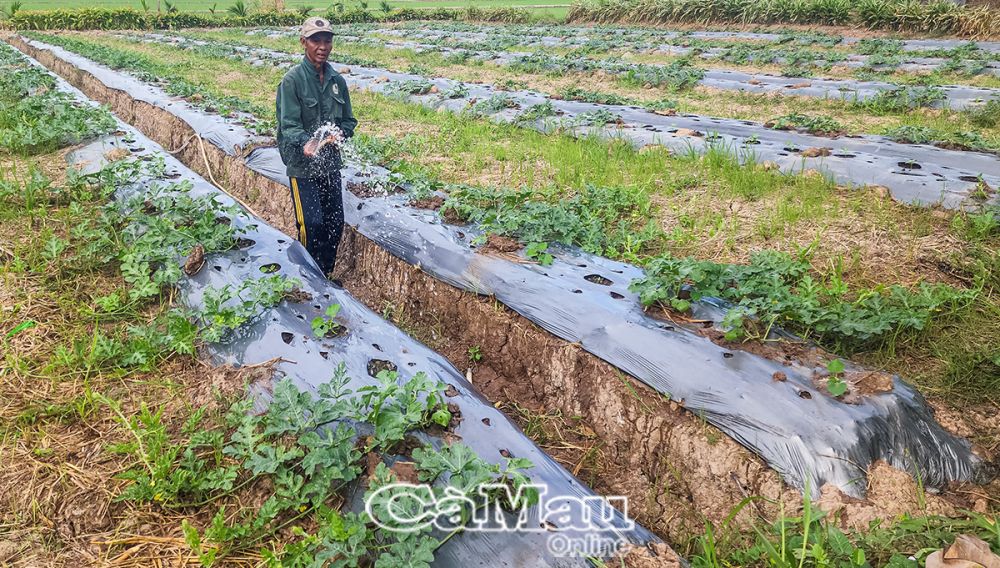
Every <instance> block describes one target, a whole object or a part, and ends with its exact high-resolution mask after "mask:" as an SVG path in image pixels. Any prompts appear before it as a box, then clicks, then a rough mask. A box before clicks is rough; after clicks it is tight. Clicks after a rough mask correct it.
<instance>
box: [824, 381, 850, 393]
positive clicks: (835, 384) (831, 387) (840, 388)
mask: <svg viewBox="0 0 1000 568" xmlns="http://www.w3.org/2000/svg"><path fill="white" fill-rule="evenodd" d="M826 390H828V391H830V394H832V395H833V396H843V395H844V394H845V393H846V392H847V383H845V382H844V381H843V380H842V379H841V378H839V377H830V378H829V379H828V380H827V383H826Z"/></svg>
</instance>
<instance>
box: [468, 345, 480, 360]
mask: <svg viewBox="0 0 1000 568" xmlns="http://www.w3.org/2000/svg"><path fill="white" fill-rule="evenodd" d="M468 353H469V362H470V363H478V362H480V361H482V360H483V350H482V348H481V347H479V346H478V345H473V346H472V347H469V350H468Z"/></svg>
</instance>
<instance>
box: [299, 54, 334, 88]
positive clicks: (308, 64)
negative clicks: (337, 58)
mask: <svg viewBox="0 0 1000 568" xmlns="http://www.w3.org/2000/svg"><path fill="white" fill-rule="evenodd" d="M302 66H303V67H305V68H306V69H307V70H308V71H309V73H310V74H311V75H312V76H313V77H315V78H316V79H319V71H317V70H316V67H315V66H314V65H313V63H312V61H309V58H308V57H306V56H305V55H303V56H302ZM332 79H333V66H332V65H330V62H329V61H327V62H326V63H324V64H323V86H324V87H325V86H326V84H327V83H329V82H330V81H331V80H332Z"/></svg>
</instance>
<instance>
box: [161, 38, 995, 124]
mask: <svg viewBox="0 0 1000 568" xmlns="http://www.w3.org/2000/svg"><path fill="white" fill-rule="evenodd" d="M372 31H376V32H378V33H380V34H385V35H392V36H400V37H401V38H404V39H401V40H399V41H386V40H385V39H383V38H379V37H369V36H367V35H365V34H364V33H363V32H361V33H360V34H359V35H347V34H343V33H338V35H337V36H336V41H337V42H338V43H339V42H345V43H357V44H359V45H368V46H373V47H374V46H377V47H379V48H382V49H385V48H388V49H410V50H413V51H415V52H417V53H421V52H427V51H431V52H438V53H441V54H442V55H445V56H447V55H450V54H456V55H462V56H465V57H471V58H473V59H476V60H479V61H484V62H489V63H494V64H497V65H509V64H511V63H512V62H515V61H518V60H520V59H521V58H523V57H530V56H532V55H534V53H533V52H517V51H510V50H501V49H497V50H492V51H487V50H479V49H470V48H464V47H449V46H446V45H438V44H436V43H420V42H418V41H413V39H412V38H414V37H415V38H417V39H419V38H424V39H425V40H427V41H429V42H434V41H436V40H438V39H441V38H443V37H447V38H448V39H454V38H455V37H456V36H457V37H459V38H463V39H465V43H467V44H471V43H474V42H475V41H476V39H486V38H484V37H482V36H483V35H484V34H473V33H465V34H464V35H463V33H462V32H457V31H453V32H449V33H447V34H440V33H439V32H435V31H433V30H423V31H417V30H409V29H403V30H398V29H379V28H376V29H374V30H372ZM146 35H147V37H151V38H163V39H169V40H176V39H177V36H171V35H167V34H158V33H150V34H146ZM297 35H298V32H297V31H287V30H281V31H272V32H270V33H268V34H267V36H268V37H272V38H273V37H281V36H297ZM531 37H532V36H528V37H527V38H524V42H523V43H522V44H519V45H523V46H526V47H527V46H544V47H562V48H566V47H571V46H572V45H579V43H569V42H566V41H565V40H564V38H556V37H538V36H535V38H534V39H531ZM635 49H636V50H638V49H639V48H638V47H637V46H636V47H635ZM658 51H664V52H667V53H668V54H671V55H688V54H692V53H693V51H692V49H691V48H686V47H677V46H673V45H666V46H661V47H660V48H658ZM720 51H721V50H720V49H715V50H714V51H713V50H707V51H705V52H704V53H702V52H698V53H700V54H701V56H702V57H705V58H706V59H708V58H718V57H719V52H720ZM710 56H713V57H710ZM857 57H859V58H864V57H866V56H857ZM923 59H926V58H921V60H923ZM584 61H586V62H587V63H588V64H590V65H594V66H595V67H596V68H598V69H605V70H608V71H610V72H611V73H613V74H617V73H618V72H621V71H624V70H627V69H629V68H632V67H635V65H631V64H629V63H627V62H623V61H618V60H615V61H601V60H599V59H592V60H591V59H584ZM774 63H784V62H783V61H775V62H774ZM942 63H943V61H942ZM839 64H842V65H845V66H847V67H861V66H863V65H864V59H859V60H854V59H852V60H850V61H844V62H840V63H839ZM648 66H649V67H652V68H656V67H666V65H657V64H648ZM908 66H910V67H912V66H917V67H918V70H921V71H929V69H925V67H937V65H930V64H927V63H924V64H916V63H902V64H900V68H907V67H908ZM698 84H700V85H703V86H706V87H713V88H716V89H724V90H734V91H746V92H750V93H780V94H786V95H796V96H805V97H817V98H822V99H832V100H844V101H848V102H851V101H865V100H870V99H873V98H875V97H877V96H879V95H880V94H882V93H884V92H886V91H893V90H895V89H898V88H899V87H900V86H899V85H898V84H895V83H888V82H885V81H860V80H853V79H821V78H816V77H810V78H803V77H786V76H782V75H771V74H768V73H745V72H742V71H733V70H729V69H706V70H705V75H704V77H703V78H702V79H701V80H699V81H698ZM940 89H941V94H942V95H943V97H944V98H943V100H941V101H937V102H935V103H934V105H933V106H935V107H945V108H950V109H953V110H961V109H965V108H969V107H974V106H976V105H978V104H982V103H984V102H985V101H988V100H993V99H1000V89H991V88H981V87H969V86H961V85H945V86H942V87H940Z"/></svg>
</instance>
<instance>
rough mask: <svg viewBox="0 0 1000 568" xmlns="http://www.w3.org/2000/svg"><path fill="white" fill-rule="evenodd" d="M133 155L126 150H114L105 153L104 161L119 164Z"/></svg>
mask: <svg viewBox="0 0 1000 568" xmlns="http://www.w3.org/2000/svg"><path fill="white" fill-rule="evenodd" d="M131 155H132V153H131V152H129V151H128V150H126V149H125V148H114V149H112V150H108V151H107V152H105V153H104V159H105V160H107V161H109V162H117V161H119V160H124V159H125V158H127V157H129V156H131Z"/></svg>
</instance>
